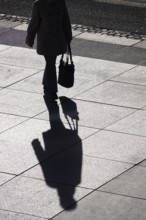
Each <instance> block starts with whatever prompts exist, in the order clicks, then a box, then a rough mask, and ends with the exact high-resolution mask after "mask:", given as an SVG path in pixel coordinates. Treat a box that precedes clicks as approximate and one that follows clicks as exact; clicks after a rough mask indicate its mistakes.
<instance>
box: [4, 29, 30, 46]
mask: <svg viewBox="0 0 146 220" xmlns="http://www.w3.org/2000/svg"><path fill="white" fill-rule="evenodd" d="M25 38H26V33H25V32H24V31H19V30H17V31H16V30H13V29H8V30H7V31H3V32H1V33H0V43H1V44H6V45H10V46H17V47H18V46H19V47H26V44H25Z"/></svg>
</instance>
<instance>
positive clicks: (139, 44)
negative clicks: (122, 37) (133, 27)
mask: <svg viewBox="0 0 146 220" xmlns="http://www.w3.org/2000/svg"><path fill="white" fill-rule="evenodd" d="M134 47H139V48H143V49H146V40H143V41H141V42H139V43H137V44H135V45H134Z"/></svg>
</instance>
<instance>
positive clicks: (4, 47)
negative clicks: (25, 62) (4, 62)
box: [0, 44, 10, 52]
mask: <svg viewBox="0 0 146 220" xmlns="http://www.w3.org/2000/svg"><path fill="white" fill-rule="evenodd" d="M8 48H10V46H7V45H3V44H0V52H2V51H3V50H6V49H8Z"/></svg>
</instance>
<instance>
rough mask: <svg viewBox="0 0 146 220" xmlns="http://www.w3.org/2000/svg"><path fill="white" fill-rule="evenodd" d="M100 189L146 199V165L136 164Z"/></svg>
mask: <svg viewBox="0 0 146 220" xmlns="http://www.w3.org/2000/svg"><path fill="white" fill-rule="evenodd" d="M99 190H101V191H106V192H111V193H115V194H120V195H126V196H131V197H137V198H141V199H146V167H142V166H135V167H133V168H132V169H130V170H128V171H127V172H125V173H124V174H122V175H120V176H118V177H117V178H116V179H114V180H113V181H111V182H109V183H107V184H106V185H104V186H103V187H101V188H100V189H99Z"/></svg>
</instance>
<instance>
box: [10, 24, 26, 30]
mask: <svg viewBox="0 0 146 220" xmlns="http://www.w3.org/2000/svg"><path fill="white" fill-rule="evenodd" d="M27 28H28V24H26V23H22V24H20V25H18V26H16V27H14V28H13V29H14V30H19V31H27Z"/></svg>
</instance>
